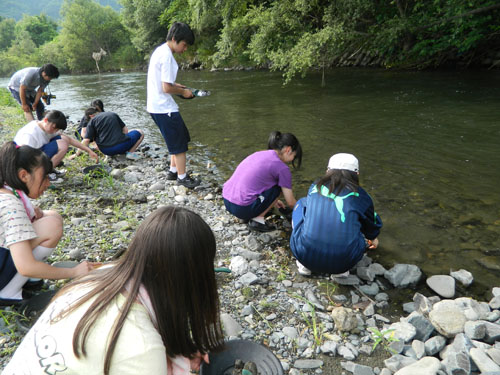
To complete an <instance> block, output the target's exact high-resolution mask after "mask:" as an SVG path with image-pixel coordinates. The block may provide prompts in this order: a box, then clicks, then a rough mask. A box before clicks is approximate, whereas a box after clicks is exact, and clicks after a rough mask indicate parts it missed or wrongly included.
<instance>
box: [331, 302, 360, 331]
mask: <svg viewBox="0 0 500 375" xmlns="http://www.w3.org/2000/svg"><path fill="white" fill-rule="evenodd" d="M332 318H333V321H334V322H335V328H336V329H337V330H338V331H340V332H348V331H351V330H353V329H354V328H356V327H357V326H358V320H357V319H356V314H355V313H354V311H353V310H352V309H348V308H345V307H336V308H334V309H333V310H332Z"/></svg>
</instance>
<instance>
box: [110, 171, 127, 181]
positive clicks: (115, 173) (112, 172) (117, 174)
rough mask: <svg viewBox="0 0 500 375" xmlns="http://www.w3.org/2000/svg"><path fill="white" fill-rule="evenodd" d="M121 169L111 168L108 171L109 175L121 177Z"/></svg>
mask: <svg viewBox="0 0 500 375" xmlns="http://www.w3.org/2000/svg"><path fill="white" fill-rule="evenodd" d="M123 174H124V172H123V170H122V169H113V170H112V171H111V173H110V176H111V177H113V178H116V179H121V178H122V177H123Z"/></svg>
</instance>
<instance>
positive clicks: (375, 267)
mask: <svg viewBox="0 0 500 375" xmlns="http://www.w3.org/2000/svg"><path fill="white" fill-rule="evenodd" d="M368 269H369V270H370V271H371V272H372V273H373V274H374V275H375V276H384V273H385V271H387V270H386V269H385V268H384V267H383V266H382V265H381V264H379V263H372V264H370V265H369V266H368Z"/></svg>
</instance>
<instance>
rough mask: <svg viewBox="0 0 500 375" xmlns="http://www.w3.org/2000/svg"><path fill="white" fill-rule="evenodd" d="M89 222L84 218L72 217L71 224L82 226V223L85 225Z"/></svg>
mask: <svg viewBox="0 0 500 375" xmlns="http://www.w3.org/2000/svg"><path fill="white" fill-rule="evenodd" d="M86 221H87V220H86V219H85V218H84V217H72V218H71V224H73V225H80V224H82V223H85V222H86Z"/></svg>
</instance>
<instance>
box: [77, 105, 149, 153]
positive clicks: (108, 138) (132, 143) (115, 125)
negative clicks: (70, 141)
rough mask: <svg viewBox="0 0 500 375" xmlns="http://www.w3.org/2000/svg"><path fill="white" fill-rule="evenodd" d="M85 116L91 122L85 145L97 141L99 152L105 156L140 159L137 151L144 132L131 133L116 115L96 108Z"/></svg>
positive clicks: (85, 137) (89, 109) (134, 131)
mask: <svg viewBox="0 0 500 375" xmlns="http://www.w3.org/2000/svg"><path fill="white" fill-rule="evenodd" d="M85 116H88V117H89V118H90V121H89V123H88V124H87V131H86V132H85V136H84V139H83V141H82V143H83V144H84V145H86V146H88V144H89V143H90V142H92V141H95V143H96V144H97V147H98V148H99V151H101V152H102V153H103V154H105V155H109V156H113V155H118V154H126V157H127V159H130V160H137V159H140V156H139V155H137V154H136V153H135V150H137V147H139V145H140V144H141V142H142V140H143V139H144V133H143V132H142V130H131V131H129V130H128V128H127V126H126V125H125V123H124V122H123V121H122V119H121V118H120V116H118V115H117V114H116V113H114V112H98V111H97V109H96V108H94V107H91V108H88V109H87V110H86V111H85Z"/></svg>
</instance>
